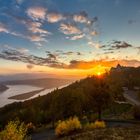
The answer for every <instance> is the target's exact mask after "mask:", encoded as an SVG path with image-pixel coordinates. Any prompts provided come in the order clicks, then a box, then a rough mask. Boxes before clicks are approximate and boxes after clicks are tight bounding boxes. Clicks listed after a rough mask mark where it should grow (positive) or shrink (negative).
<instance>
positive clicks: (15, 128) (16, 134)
mask: <svg viewBox="0 0 140 140" xmlns="http://www.w3.org/2000/svg"><path fill="white" fill-rule="evenodd" d="M26 132H27V128H26V126H25V124H24V123H20V121H10V122H9V123H8V125H7V126H6V127H5V129H4V130H3V131H2V132H0V140H24V139H25V137H26Z"/></svg>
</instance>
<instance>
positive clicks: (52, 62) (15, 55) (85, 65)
mask: <svg viewBox="0 0 140 140" xmlns="http://www.w3.org/2000/svg"><path fill="white" fill-rule="evenodd" d="M0 58H1V59H5V60H11V61H19V62H24V63H27V64H28V65H27V68H29V69H31V68H33V67H32V65H39V66H48V67H53V68H60V69H61V68H63V69H91V68H94V67H96V66H98V65H102V66H105V67H112V66H115V65H117V64H118V63H120V64H122V65H125V66H140V61H138V60H91V61H82V60H71V61H70V62H69V64H67V63H63V62H60V60H58V59H57V57H56V56H54V55H50V54H49V55H47V57H46V58H43V57H39V56H35V55H30V54H23V53H21V52H19V51H17V50H5V51H3V52H1V53H0Z"/></svg>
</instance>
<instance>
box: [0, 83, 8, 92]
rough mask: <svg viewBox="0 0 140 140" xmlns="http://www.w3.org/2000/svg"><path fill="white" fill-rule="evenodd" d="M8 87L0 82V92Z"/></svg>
mask: <svg viewBox="0 0 140 140" xmlns="http://www.w3.org/2000/svg"><path fill="white" fill-rule="evenodd" d="M7 89H8V87H6V86H5V85H3V84H0V92H3V91H5V90H7Z"/></svg>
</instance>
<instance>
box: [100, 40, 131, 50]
mask: <svg viewBox="0 0 140 140" xmlns="http://www.w3.org/2000/svg"><path fill="white" fill-rule="evenodd" d="M131 47H133V46H132V45H131V44H129V43H127V42H125V41H116V40H115V41H113V42H111V43H109V44H107V45H102V46H101V47H100V48H103V49H104V50H119V49H126V48H131Z"/></svg>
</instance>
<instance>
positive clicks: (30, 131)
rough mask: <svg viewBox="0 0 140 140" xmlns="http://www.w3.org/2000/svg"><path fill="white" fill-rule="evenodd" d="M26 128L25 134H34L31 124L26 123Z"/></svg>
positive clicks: (33, 127)
mask: <svg viewBox="0 0 140 140" xmlns="http://www.w3.org/2000/svg"><path fill="white" fill-rule="evenodd" d="M26 127H27V132H28V134H30V133H32V132H34V130H35V128H36V127H35V126H34V124H33V123H32V122H30V123H28V124H27V125H26Z"/></svg>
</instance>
